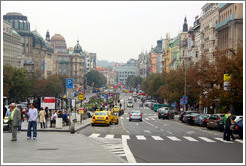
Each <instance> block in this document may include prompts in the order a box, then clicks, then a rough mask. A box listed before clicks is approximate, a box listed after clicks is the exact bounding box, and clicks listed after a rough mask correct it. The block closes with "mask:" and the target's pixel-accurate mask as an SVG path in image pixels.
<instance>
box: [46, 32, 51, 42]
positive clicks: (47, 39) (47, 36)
mask: <svg viewBox="0 0 246 166" xmlns="http://www.w3.org/2000/svg"><path fill="white" fill-rule="evenodd" d="M45 40H46V41H48V42H50V33H49V30H47V32H46V39H45Z"/></svg>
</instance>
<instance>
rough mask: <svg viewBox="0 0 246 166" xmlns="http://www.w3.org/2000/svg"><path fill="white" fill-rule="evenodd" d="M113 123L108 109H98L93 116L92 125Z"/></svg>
mask: <svg viewBox="0 0 246 166" xmlns="http://www.w3.org/2000/svg"><path fill="white" fill-rule="evenodd" d="M110 123H111V120H110V117H109V114H108V112H107V111H96V112H95V113H94V115H93V116H92V118H91V125H92V126H94V125H95V124H106V125H107V126H109V125H110Z"/></svg>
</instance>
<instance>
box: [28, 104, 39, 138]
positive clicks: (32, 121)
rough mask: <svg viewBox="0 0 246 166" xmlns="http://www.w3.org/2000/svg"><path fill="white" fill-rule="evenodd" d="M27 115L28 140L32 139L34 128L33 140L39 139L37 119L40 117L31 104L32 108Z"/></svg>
mask: <svg viewBox="0 0 246 166" xmlns="http://www.w3.org/2000/svg"><path fill="white" fill-rule="evenodd" d="M27 115H28V117H29V119H28V128H27V139H31V137H32V134H31V129H32V128H33V139H34V140H35V139H37V117H38V111H37V109H36V108H34V105H33V103H31V104H30V108H29V110H28V112H27Z"/></svg>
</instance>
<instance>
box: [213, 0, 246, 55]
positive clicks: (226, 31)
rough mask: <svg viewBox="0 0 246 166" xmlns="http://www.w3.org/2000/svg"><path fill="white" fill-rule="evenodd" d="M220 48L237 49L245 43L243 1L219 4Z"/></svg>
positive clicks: (217, 29)
mask: <svg viewBox="0 0 246 166" xmlns="http://www.w3.org/2000/svg"><path fill="white" fill-rule="evenodd" d="M216 31H217V32H218V49H220V50H225V49H227V48H233V49H236V47H237V46H238V45H243V3H221V4H220V5H219V21H218V24H217V25H216Z"/></svg>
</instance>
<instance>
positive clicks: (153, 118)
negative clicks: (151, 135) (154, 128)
mask: <svg viewBox="0 0 246 166" xmlns="http://www.w3.org/2000/svg"><path fill="white" fill-rule="evenodd" d="M121 119H127V120H129V117H125V118H124V117H121ZM143 119H145V120H156V119H157V117H151V118H143Z"/></svg>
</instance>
